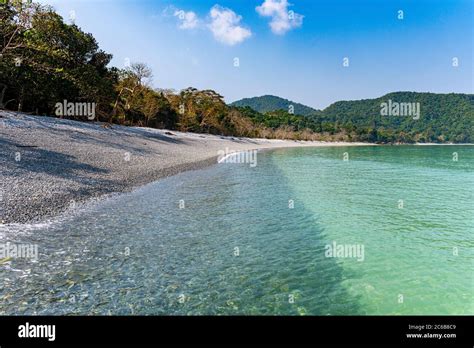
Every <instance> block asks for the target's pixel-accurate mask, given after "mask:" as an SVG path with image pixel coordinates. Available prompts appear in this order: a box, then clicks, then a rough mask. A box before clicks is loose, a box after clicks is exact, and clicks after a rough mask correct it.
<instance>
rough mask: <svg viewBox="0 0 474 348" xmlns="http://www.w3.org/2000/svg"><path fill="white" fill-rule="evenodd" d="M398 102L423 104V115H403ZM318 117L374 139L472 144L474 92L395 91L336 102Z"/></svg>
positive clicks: (421, 113)
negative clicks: (397, 107)
mask: <svg viewBox="0 0 474 348" xmlns="http://www.w3.org/2000/svg"><path fill="white" fill-rule="evenodd" d="M383 103H386V104H385V105H386V106H387V109H388V107H389V106H392V112H385V114H383V112H382V111H383V110H382V109H383V107H382V106H383V105H384V104H383ZM389 103H391V105H389ZM396 103H398V104H400V105H401V103H405V105H406V103H419V104H418V105H419V115H418V116H417V115H415V114H413V113H412V114H410V115H407V113H405V115H402V107H400V108H399V112H398V115H397V112H396V111H397V110H396V106H397V104H396ZM412 106H415V107H416V104H412ZM386 111H388V110H386ZM405 111H407V110H405ZM412 111H416V108H415V109H414V110H412ZM315 120H316V121H317V123H319V124H322V125H323V128H329V129H328V130H331V125H332V126H333V127H335V128H337V129H341V128H342V129H345V130H346V131H348V132H352V131H356V133H359V131H362V130H365V131H364V133H367V134H368V135H369V138H370V139H367V140H372V141H381V142H387V141H389V142H391V141H402V142H405V141H409V142H410V141H420V142H457V143H472V142H474V95H473V94H456V93H450V94H435V93H417V92H394V93H389V94H386V95H384V96H383V97H380V98H376V99H365V100H357V101H339V102H336V103H334V104H332V105H330V106H329V107H327V108H326V109H324V110H323V111H322V112H321V113H320V114H319V115H317V116H316V117H315ZM324 126H326V127H324ZM337 129H334V131H337Z"/></svg>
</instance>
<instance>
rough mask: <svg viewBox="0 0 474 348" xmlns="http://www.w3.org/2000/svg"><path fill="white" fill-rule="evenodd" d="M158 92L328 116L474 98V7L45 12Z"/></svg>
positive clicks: (175, 5) (184, 0)
mask: <svg viewBox="0 0 474 348" xmlns="http://www.w3.org/2000/svg"><path fill="white" fill-rule="evenodd" d="M40 2H42V3H45V4H50V5H52V6H53V7H54V8H55V9H56V10H57V12H58V13H59V14H61V15H62V16H63V17H64V18H65V20H66V21H67V22H70V21H71V20H74V22H75V23H76V24H77V25H78V26H79V27H81V29H82V30H83V31H85V32H90V33H92V34H93V36H94V37H95V38H96V39H97V41H98V43H99V45H100V47H101V49H103V50H105V51H106V52H108V53H111V54H113V56H114V58H113V60H112V62H111V65H113V66H117V67H120V68H124V67H125V66H126V65H127V64H128V62H132V63H133V62H144V63H146V64H147V65H148V66H150V67H151V68H152V70H153V86H154V87H156V88H172V89H176V90H180V89H183V88H186V87H190V86H192V87H196V88H199V89H213V90H215V91H217V92H219V93H220V94H221V95H223V96H224V97H225V100H226V101H227V102H232V101H235V100H238V99H241V98H244V97H253V96H260V95H265V94H272V95H277V96H280V97H283V98H286V99H290V100H293V101H295V102H300V103H303V104H306V105H309V106H312V107H315V108H318V109H323V108H325V107H327V106H328V105H330V104H331V103H333V102H335V101H338V100H357V99H366V98H376V97H380V96H382V95H384V94H386V93H389V92H394V91H417V92H434V93H474V65H473V60H474V59H473V58H474V1H472V0H357V1H356V0H291V1H288V0H232V1H231V0H212V1H211V0H194V1H189V0H160V1H152V0H134V1H130V0H68V1H65V0H41V1H40Z"/></svg>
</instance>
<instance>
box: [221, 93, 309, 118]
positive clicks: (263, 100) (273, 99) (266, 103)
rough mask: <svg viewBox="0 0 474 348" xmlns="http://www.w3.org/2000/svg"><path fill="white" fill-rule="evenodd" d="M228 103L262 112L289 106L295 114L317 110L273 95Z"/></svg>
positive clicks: (305, 113) (287, 108) (304, 114)
mask: <svg viewBox="0 0 474 348" xmlns="http://www.w3.org/2000/svg"><path fill="white" fill-rule="evenodd" d="M230 105H232V106H241V107H245V106H249V107H251V108H252V109H254V110H255V111H258V112H262V113H265V112H269V111H277V110H285V111H290V106H293V113H294V114H296V115H302V116H309V115H313V114H315V113H317V112H318V110H315V109H313V108H311V107H309V106H306V105H303V104H300V103H295V102H293V101H291V100H288V99H284V98H280V97H277V96H274V95H264V96H261V97H253V98H244V99H240V100H237V101H235V102H233V103H231V104H230Z"/></svg>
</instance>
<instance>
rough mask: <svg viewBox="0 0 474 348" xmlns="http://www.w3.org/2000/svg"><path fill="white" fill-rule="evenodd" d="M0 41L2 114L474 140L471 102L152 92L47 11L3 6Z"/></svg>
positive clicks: (284, 133)
mask: <svg viewBox="0 0 474 348" xmlns="http://www.w3.org/2000/svg"><path fill="white" fill-rule="evenodd" d="M0 35H1V39H0V109H7V110H15V111H22V112H27V113H32V114H37V115H54V114H55V105H56V104H57V103H62V102H63V101H68V102H72V103H94V105H95V119H94V121H101V122H107V123H110V124H121V125H130V126H131V125H133V126H146V127H155V128H167V129H174V130H180V131H188V132H202V133H212V134H222V135H234V136H248V137H264V138H281V139H299V140H327V141H335V140H345V141H370V142H381V143H394V142H415V141H419V142H473V140H474V139H473V131H474V128H473V127H474V96H473V95H464V94H431V93H411V92H398V93H392V94H388V95H386V96H384V97H381V98H377V99H371V100H361V101H341V102H337V103H334V104H332V105H331V106H329V107H328V108H326V109H325V110H322V111H318V110H314V109H312V108H310V107H307V106H304V105H302V104H298V103H292V102H290V101H288V100H286V99H282V98H278V97H273V96H265V97H261V98H260V99H259V100H258V101H255V100H252V99H254V98H250V99H246V100H242V101H239V102H236V103H233V104H231V105H227V104H226V103H225V101H224V98H223V96H221V95H220V94H219V93H217V92H215V91H213V90H198V89H195V88H192V87H189V88H186V89H184V90H181V91H173V90H169V89H166V88H153V87H152V85H151V81H152V71H151V70H150V68H149V67H148V66H147V65H146V64H144V63H138V62H137V63H131V64H130V65H129V66H128V67H125V68H123V69H119V68H116V67H110V66H109V63H110V61H111V59H112V55H111V54H109V53H106V52H104V51H103V50H101V49H100V48H99V45H98V43H97V41H96V40H95V39H94V37H93V36H92V35H91V34H88V33H85V32H83V31H82V30H81V29H80V28H79V27H78V26H77V25H75V24H73V23H71V24H68V23H65V21H64V20H63V18H62V17H61V16H59V15H58V14H57V13H56V12H55V11H54V10H53V9H52V8H51V7H49V6H44V5H41V4H38V3H35V2H29V1H21V0H8V1H4V2H0ZM262 98H263V99H262ZM387 99H391V100H393V101H398V102H410V103H411V102H419V103H420V110H421V111H420V118H419V119H417V120H415V119H413V118H410V117H399V116H382V115H381V111H380V110H381V107H380V105H381V103H383V102H386V101H387ZM289 105H292V107H291V108H289ZM68 117H71V116H68ZM71 118H74V119H78V120H84V121H87V119H84V118H83V117H79V116H72V117H71Z"/></svg>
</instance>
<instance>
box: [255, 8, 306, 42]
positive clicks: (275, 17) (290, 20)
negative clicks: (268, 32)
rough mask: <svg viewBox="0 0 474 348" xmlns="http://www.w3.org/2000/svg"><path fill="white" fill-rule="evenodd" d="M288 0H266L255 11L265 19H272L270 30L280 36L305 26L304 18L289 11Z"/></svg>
mask: <svg viewBox="0 0 474 348" xmlns="http://www.w3.org/2000/svg"><path fill="white" fill-rule="evenodd" d="M288 6H290V4H289V3H288V0H265V1H264V2H263V4H261V5H260V6H257V7H256V8H255V10H256V11H257V12H258V13H259V14H260V15H261V16H263V17H271V18H272V20H271V21H270V28H271V29H272V32H274V33H275V34H278V35H283V34H285V33H286V32H287V31H288V30H291V29H293V28H298V27H300V26H301V25H302V24H303V16H302V15H300V14H298V13H295V12H294V11H288Z"/></svg>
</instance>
